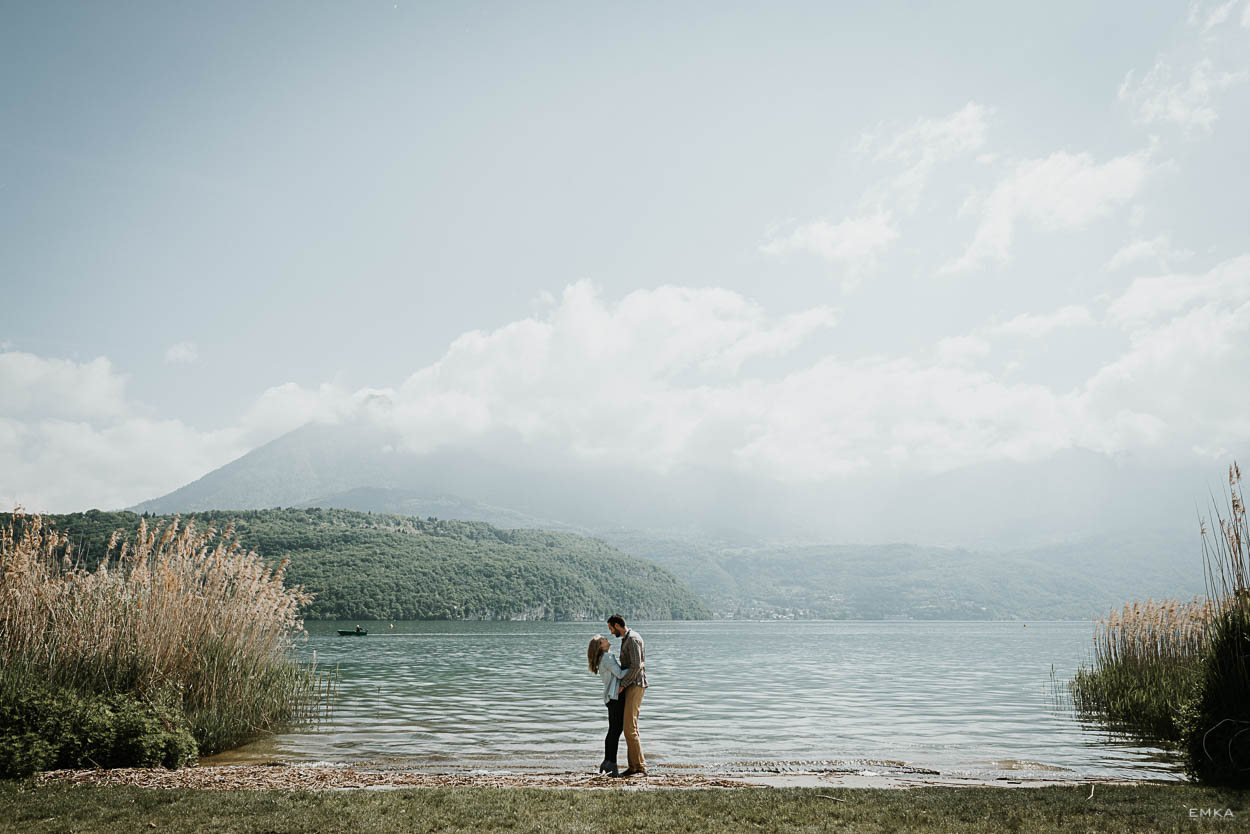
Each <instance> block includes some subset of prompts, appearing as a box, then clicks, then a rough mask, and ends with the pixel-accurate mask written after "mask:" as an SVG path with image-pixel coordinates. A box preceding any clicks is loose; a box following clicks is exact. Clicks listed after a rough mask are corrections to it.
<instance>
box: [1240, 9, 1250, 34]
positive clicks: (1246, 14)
mask: <svg viewBox="0 0 1250 834" xmlns="http://www.w3.org/2000/svg"><path fill="white" fill-rule="evenodd" d="M1241 28H1243V29H1250V3H1247V4H1246V10H1245V11H1243V12H1242V13H1241Z"/></svg>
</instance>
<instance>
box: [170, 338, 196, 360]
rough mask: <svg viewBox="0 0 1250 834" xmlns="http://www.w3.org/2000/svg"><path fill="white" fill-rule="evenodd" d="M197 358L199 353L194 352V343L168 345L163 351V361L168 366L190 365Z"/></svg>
mask: <svg viewBox="0 0 1250 834" xmlns="http://www.w3.org/2000/svg"><path fill="white" fill-rule="evenodd" d="M199 358H200V352H199V351H198V350H196V348H195V343H194V342H179V343H178V344H176V345H170V346H169V349H168V350H166V351H165V361H166V362H168V363H170V364H175V365H178V364H190V363H192V362H195V361H196V360H197V359H199Z"/></svg>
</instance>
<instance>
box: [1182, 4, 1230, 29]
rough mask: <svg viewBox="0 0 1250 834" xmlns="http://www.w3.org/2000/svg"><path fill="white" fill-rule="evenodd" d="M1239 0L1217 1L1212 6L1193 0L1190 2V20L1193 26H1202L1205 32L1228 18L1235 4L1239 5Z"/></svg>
mask: <svg viewBox="0 0 1250 834" xmlns="http://www.w3.org/2000/svg"><path fill="white" fill-rule="evenodd" d="M1237 2H1238V0H1226V2H1224V3H1217V4H1216V5H1215V6H1213V7H1211V8H1206V6H1205V4H1203V3H1200V2H1196V0H1191V2H1190V3H1189V14H1188V20H1189V24H1190V25H1191V26H1201V27H1202V31H1203V32H1208V31H1210V30H1211V29H1214V28H1215V27H1216V26H1219V25H1220V24H1221V23H1223V22H1224V21H1226V20H1228V16H1229V14H1230V13H1231V12H1232V10H1233V6H1236V5H1237Z"/></svg>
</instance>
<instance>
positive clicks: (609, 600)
mask: <svg viewBox="0 0 1250 834" xmlns="http://www.w3.org/2000/svg"><path fill="white" fill-rule="evenodd" d="M44 518H45V520H46V521H47V522H48V523H50V524H52V525H53V526H54V527H56V528H57V529H59V530H62V531H64V532H66V533H68V534H69V536H70V540H71V542H73V544H74V545H75V550H76V552H77V553H78V554H80V556H81V557H82V558H83V560H84V562H85V563H86V564H87V565H88V566H89V567H90V566H94V564H96V563H98V561H99V559H100V558H101V556H102V555H103V554H104V551H105V549H106V547H107V543H108V538H109V535H110V534H111V533H112V532H113V531H114V530H117V529H121V530H125V531H127V532H131V531H133V530H135V529H137V527H138V526H139V522H140V518H141V517H140V516H139V515H136V514H135V513H131V512H115V513H106V512H100V511H98V510H92V511H90V512H86V513H73V514H69V515H55V516H45V517H44ZM172 518H173V517H172V516H155V517H150V518H149V524H151V523H154V522H155V523H160V524H164V523H167V522H169V521H170V520H171V519H172ZM192 518H193V519H194V520H195V523H196V524H197V525H211V526H213V527H216V528H218V529H222V528H224V527H225V526H226V525H227V524H229V523H231V522H234V523H235V528H236V531H237V532H238V534H239V538H240V540H241V541H242V542H243V544H244V545H245V546H246V547H248V548H255V549H256V550H257V551H259V552H260V554H261V556H262V557H264V558H265V559H267V560H271V561H275V562H276V561H278V560H281V559H289V560H290V565H289V567H288V568H287V579H288V581H289V582H290V583H292V584H299V585H303V586H305V588H307V589H308V590H309V591H311V592H312V593H313V594H315V595H316V598H315V600H314V601H313V603H312V604H311V605H310V606H309V607H308V609H307V610H306V611H305V616H306V617H308V618H310V619H353V620H354V619H362V620H368V619H378V620H400V619H542V620H602V619H603V618H605V617H606V616H607V615H608V614H610V613H613V612H620V613H622V614H624V615H625V616H626V617H628V618H633V619H648V620H668V619H705V618H708V617H710V616H711V612H710V611H709V609H708V608H707V606H706V605H704V603H703V602H702V601H701V600H700V599H699V598H698V597H696V596H695V595H694V593H693V592H691V591H690V589H689V588H687V587H686V586H685V585H684V584H682V583H681V581H680V580H678V579H677V578H676V577H675V576H673V575H672V574H671V573H669V572H668V571H667V570H665V569H664V568H661V567H658V566H657V565H654V564H652V563H650V562H647V561H644V560H642V559H637V558H634V557H631V556H627V555H625V554H624V553H621V552H620V551H619V550H617V549H615V548H613V547H612V546H610V545H608V544H605V543H604V542H602V541H599V540H598V539H591V538H586V537H584V536H576V535H573V534H570V533H555V532H548V531H545V530H502V529H499V528H497V527H493V526H491V525H489V524H485V523H483V522H476V521H443V520H438V519H435V518H428V519H426V520H422V519H419V518H413V517H410V516H399V515H376V514H371V513H364V512H355V511H351V510H337V509H330V510H325V509H315V508H309V509H286V510H281V509H275V510H251V511H246V510H236V511H206V512H200V513H196V514H194V515H193V516H187V517H186V520H190V519H192Z"/></svg>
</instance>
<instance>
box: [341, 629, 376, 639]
mask: <svg viewBox="0 0 1250 834" xmlns="http://www.w3.org/2000/svg"><path fill="white" fill-rule="evenodd" d="M368 633H369V631H368V629H364V628H340V629H339V637H364V636H365V635H366V634H368Z"/></svg>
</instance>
